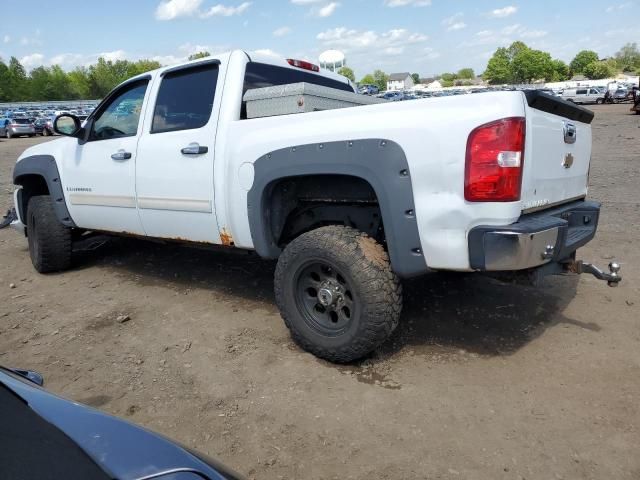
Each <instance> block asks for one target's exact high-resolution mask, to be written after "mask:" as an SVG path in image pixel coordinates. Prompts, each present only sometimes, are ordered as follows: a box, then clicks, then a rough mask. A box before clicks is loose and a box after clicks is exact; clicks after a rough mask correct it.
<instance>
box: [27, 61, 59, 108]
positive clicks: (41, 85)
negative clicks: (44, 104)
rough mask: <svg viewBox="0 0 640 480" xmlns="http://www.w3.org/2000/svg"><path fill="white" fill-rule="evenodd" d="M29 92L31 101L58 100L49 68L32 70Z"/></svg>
mask: <svg viewBox="0 0 640 480" xmlns="http://www.w3.org/2000/svg"><path fill="white" fill-rule="evenodd" d="M29 90H30V92H29V100H53V99H54V98H56V92H55V90H54V86H53V84H52V83H51V74H50V72H49V69H48V68H46V67H37V68H34V69H33V70H31V82H30V85H29Z"/></svg>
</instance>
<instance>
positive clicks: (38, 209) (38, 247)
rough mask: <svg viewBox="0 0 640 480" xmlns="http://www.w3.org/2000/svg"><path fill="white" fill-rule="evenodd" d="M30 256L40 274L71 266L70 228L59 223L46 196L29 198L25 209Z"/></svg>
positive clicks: (49, 199)
mask: <svg viewBox="0 0 640 480" xmlns="http://www.w3.org/2000/svg"><path fill="white" fill-rule="evenodd" d="M27 210H28V211H27V236H28V241H29V256H30V257H31V263H33V266H34V268H35V269H36V270H37V271H38V272H40V273H48V272H56V271H59V270H66V269H67V268H69V267H70V266H71V229H70V228H69V227H65V226H64V225H62V224H61V223H60V221H59V220H58V217H56V214H55V211H54V210H53V203H52V201H51V197H50V196H49V195H40V196H36V197H31V199H30V200H29V206H28V209H27Z"/></svg>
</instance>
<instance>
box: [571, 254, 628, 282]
mask: <svg viewBox="0 0 640 480" xmlns="http://www.w3.org/2000/svg"><path fill="white" fill-rule="evenodd" d="M565 268H566V269H567V270H568V271H569V272H572V273H578V274H580V273H590V274H591V275H593V276H594V277H596V278H597V279H599V280H606V282H607V285H609V286H610V287H617V286H618V283H620V281H621V280H622V277H621V276H620V264H619V263H618V262H611V263H609V273H606V272H603V271H602V270H600V269H599V268H598V267H596V266H595V265H592V264H590V263H587V262H583V261H582V260H573V261H572V262H571V263H567V264H566V267H565Z"/></svg>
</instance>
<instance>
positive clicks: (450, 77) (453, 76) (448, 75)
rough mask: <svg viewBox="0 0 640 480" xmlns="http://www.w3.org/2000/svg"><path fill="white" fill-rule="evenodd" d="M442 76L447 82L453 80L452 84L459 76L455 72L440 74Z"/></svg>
mask: <svg viewBox="0 0 640 480" xmlns="http://www.w3.org/2000/svg"><path fill="white" fill-rule="evenodd" d="M440 78H441V79H442V80H444V81H445V82H451V84H453V82H454V80H456V79H457V78H458V76H457V75H456V74H455V73H443V74H442V75H440Z"/></svg>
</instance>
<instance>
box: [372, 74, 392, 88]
mask: <svg viewBox="0 0 640 480" xmlns="http://www.w3.org/2000/svg"><path fill="white" fill-rule="evenodd" d="M388 81H389V75H387V74H386V73H384V72H383V71H382V70H376V71H375V72H373V84H374V85H376V86H377V87H378V88H379V89H380V90H386V89H387V82H388Z"/></svg>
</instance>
